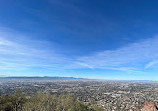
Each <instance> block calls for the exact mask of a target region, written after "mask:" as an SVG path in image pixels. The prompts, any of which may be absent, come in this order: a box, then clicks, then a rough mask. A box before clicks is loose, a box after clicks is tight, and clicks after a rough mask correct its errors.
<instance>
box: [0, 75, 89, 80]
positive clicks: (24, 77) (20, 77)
mask: <svg viewBox="0 0 158 111" xmlns="http://www.w3.org/2000/svg"><path fill="white" fill-rule="evenodd" d="M0 78H3V79H4V78H6V79H55V80H88V79H86V78H75V77H49V76H44V77H40V76H33V77H28V76H19V77H15V76H12V77H0Z"/></svg>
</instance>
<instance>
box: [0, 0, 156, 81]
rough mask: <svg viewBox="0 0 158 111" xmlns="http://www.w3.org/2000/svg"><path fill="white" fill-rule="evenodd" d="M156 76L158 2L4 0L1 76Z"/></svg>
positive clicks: (0, 35)
mask: <svg viewBox="0 0 158 111" xmlns="http://www.w3.org/2000/svg"><path fill="white" fill-rule="evenodd" d="M157 74H158V1H157V0H150V1H149V0H0V76H1V77H6V76H62V77H82V78H90V79H108V80H109V79H110V80H158V75H157Z"/></svg>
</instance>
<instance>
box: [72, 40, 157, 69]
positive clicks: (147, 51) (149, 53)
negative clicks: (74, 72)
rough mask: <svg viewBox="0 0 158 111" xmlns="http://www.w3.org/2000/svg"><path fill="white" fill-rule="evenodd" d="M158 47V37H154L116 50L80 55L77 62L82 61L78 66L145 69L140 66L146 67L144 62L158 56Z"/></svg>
mask: <svg viewBox="0 0 158 111" xmlns="http://www.w3.org/2000/svg"><path fill="white" fill-rule="evenodd" d="M157 47H158V37H154V38H150V39H146V40H142V41H139V42H137V43H132V44H129V45H127V46H125V47H122V48H118V49H116V50H106V51H102V52H97V53H95V54H92V55H90V56H84V57H80V58H78V59H77V63H80V64H79V65H80V66H78V67H87V68H88V67H89V66H91V67H93V68H102V69H105V68H107V69H114V70H115V69H116V70H127V71H130V70H133V71H134V70H143V69H142V68H140V67H144V65H145V64H144V62H146V61H149V60H153V59H156V58H158V48H157ZM74 64H76V63H74ZM85 64H86V65H85ZM150 64H151V65H150V66H152V65H153V64H152V63H150ZM154 64H155V62H154ZM129 67H130V68H129ZM131 67H133V69H131Z"/></svg>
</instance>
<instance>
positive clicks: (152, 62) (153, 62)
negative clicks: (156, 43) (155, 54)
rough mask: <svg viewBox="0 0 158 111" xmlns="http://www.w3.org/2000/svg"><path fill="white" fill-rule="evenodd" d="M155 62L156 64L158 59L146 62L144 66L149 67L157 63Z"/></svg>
mask: <svg viewBox="0 0 158 111" xmlns="http://www.w3.org/2000/svg"><path fill="white" fill-rule="evenodd" d="M157 64H158V60H155V61H151V62H149V63H148V64H146V66H145V68H150V67H152V66H154V65H157Z"/></svg>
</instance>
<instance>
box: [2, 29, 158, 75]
mask: <svg viewBox="0 0 158 111" xmlns="http://www.w3.org/2000/svg"><path fill="white" fill-rule="evenodd" d="M12 35H14V33H12V34H11V33H9V31H6V30H5V31H1V32H0V70H23V69H31V68H33V67H39V68H45V69H47V68H48V69H83V68H86V69H105V70H119V71H125V72H130V73H142V72H143V71H144V70H145V69H147V68H151V67H153V66H155V65H157V64H158V61H157V60H158V48H157V47H158V37H154V38H150V39H146V40H142V41H138V42H136V43H132V44H128V45H126V46H124V47H121V48H118V49H114V50H105V51H101V52H96V53H93V54H91V55H85V56H81V57H77V58H72V57H71V56H69V57H68V56H67V55H64V54H61V53H60V52H59V51H58V50H57V47H56V46H54V45H52V43H50V42H48V41H38V40H30V39H27V38H26V37H24V36H21V35H20V34H16V37H14V36H12ZM13 37H14V39H11V38H13ZM19 38H21V39H19Z"/></svg>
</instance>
